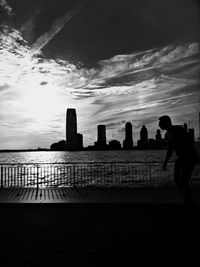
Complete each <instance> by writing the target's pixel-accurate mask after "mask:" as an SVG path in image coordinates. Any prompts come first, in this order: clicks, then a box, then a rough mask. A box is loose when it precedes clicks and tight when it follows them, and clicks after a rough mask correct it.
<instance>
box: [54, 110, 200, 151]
mask: <svg viewBox="0 0 200 267" xmlns="http://www.w3.org/2000/svg"><path fill="white" fill-rule="evenodd" d="M174 127H177V128H179V129H182V130H184V131H185V133H187V134H188V136H189V138H190V140H191V141H192V143H194V142H195V131H194V128H190V127H188V125H187V123H184V124H183V125H174ZM199 127H200V113H199ZM77 128H78V125H77V114H76V109H75V108H68V109H67V111H66V139H65V140H60V141H58V142H57V143H53V144H51V146H50V149H51V150H54V151H57V150H58V151H59V150H67V151H79V150H84V149H86V150H116V149H124V150H133V149H166V140H165V133H166V132H164V134H163V135H164V136H162V133H161V129H155V135H154V137H155V138H152V137H150V136H149V134H148V129H147V127H146V126H145V125H142V127H141V129H140V138H139V139H138V140H136V139H134V136H133V129H132V124H131V122H126V123H125V130H124V139H123V140H117V139H111V140H108V139H107V134H106V125H102V124H101V125H96V128H97V135H96V141H94V143H93V144H90V145H89V146H84V136H83V135H82V134H80V133H78V132H77ZM134 143H135V144H136V145H134Z"/></svg>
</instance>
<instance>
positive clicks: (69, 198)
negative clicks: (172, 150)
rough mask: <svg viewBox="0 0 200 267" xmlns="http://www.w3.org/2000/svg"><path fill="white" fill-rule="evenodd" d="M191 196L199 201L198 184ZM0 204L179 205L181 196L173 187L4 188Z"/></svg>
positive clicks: (1, 191) (181, 201) (0, 193)
mask: <svg viewBox="0 0 200 267" xmlns="http://www.w3.org/2000/svg"><path fill="white" fill-rule="evenodd" d="M192 197H193V199H194V201H195V203H196V204H197V203H199V204H200V187H196V188H192ZM0 203H40V204H48V203H65V204H66V203H69V204H70V203H80V204H81V203H132V204H182V203H183V195H182V194H181V193H180V192H179V191H178V189H177V188H175V187H169V188H167V187H164V188H162V187H160V188H153V187H152V188H135V187H82V188H81V187H79V188H43V189H38V190H37V189H36V188H4V189H0Z"/></svg>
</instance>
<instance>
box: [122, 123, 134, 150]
mask: <svg viewBox="0 0 200 267" xmlns="http://www.w3.org/2000/svg"><path fill="white" fill-rule="evenodd" d="M123 148H124V149H133V131H132V124H131V123H130V122H127V123H126V125H125V139H124V141H123Z"/></svg>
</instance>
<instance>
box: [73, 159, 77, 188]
mask: <svg viewBox="0 0 200 267" xmlns="http://www.w3.org/2000/svg"><path fill="white" fill-rule="evenodd" d="M75 178H76V174H75V164H74V166H73V181H74V184H73V187H75V184H76V182H75Z"/></svg>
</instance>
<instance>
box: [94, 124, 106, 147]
mask: <svg viewBox="0 0 200 267" xmlns="http://www.w3.org/2000/svg"><path fill="white" fill-rule="evenodd" d="M106 146H107V145H106V126H105V125H98V126H97V142H95V147H96V148H97V149H106Z"/></svg>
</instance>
